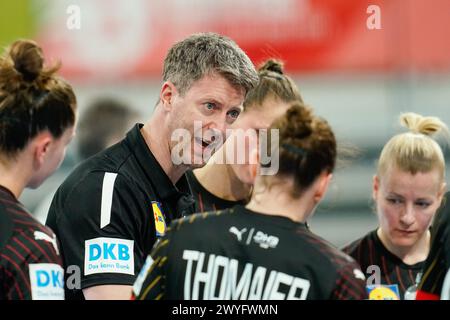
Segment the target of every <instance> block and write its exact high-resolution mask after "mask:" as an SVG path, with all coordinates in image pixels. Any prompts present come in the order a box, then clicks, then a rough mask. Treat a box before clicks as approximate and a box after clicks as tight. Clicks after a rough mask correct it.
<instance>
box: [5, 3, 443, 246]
mask: <svg viewBox="0 0 450 320" xmlns="http://www.w3.org/2000/svg"><path fill="white" fill-rule="evenodd" d="M374 6H375V7H374ZM377 14H379V15H377ZM377 18H380V19H379V20H377ZM201 31H214V32H219V33H222V34H225V35H228V36H230V37H231V38H233V39H234V40H235V41H236V42H237V43H238V44H239V45H240V46H241V47H242V48H243V49H244V50H245V51H246V52H247V54H248V55H249V56H250V58H251V59H252V60H253V61H254V63H255V64H259V63H260V62H262V61H263V60H264V59H266V58H269V57H276V58H279V59H282V60H284V61H285V66H286V72H287V73H288V74H290V75H292V77H293V78H294V79H295V80H296V82H297V84H298V86H299V87H300V89H301V92H302V94H303V97H304V99H305V101H307V102H308V103H309V104H310V105H311V106H313V107H314V109H315V110H316V111H317V113H318V114H320V115H322V116H323V117H325V118H326V119H327V120H329V122H330V123H331V124H332V126H333V127H334V129H335V131H336V133H337V137H338V139H339V140H340V141H341V142H345V143H346V144H352V145H354V146H357V147H358V148H359V149H360V153H361V155H360V156H359V157H358V158H357V159H355V160H354V161H353V162H351V163H350V164H347V165H346V166H345V167H343V168H340V169H339V170H338V171H337V172H336V174H335V180H334V183H333V186H332V189H331V190H330V192H329V193H328V195H327V199H326V201H325V202H324V203H323V204H322V205H321V206H320V207H319V209H318V211H317V213H316V215H315V216H314V217H313V219H312V220H311V222H310V224H311V226H312V229H313V230H314V231H315V232H317V233H319V234H320V235H321V236H323V237H324V238H326V239H328V240H330V241H331V242H333V243H334V244H336V245H339V246H340V245H342V244H344V243H346V242H349V241H351V240H354V239H356V238H357V237H359V236H362V235H363V234H365V233H366V232H367V231H369V230H371V229H372V228H374V227H375V226H376V223H377V221H376V216H375V214H374V213H372V211H373V210H372V204H371V183H372V176H373V174H374V172H375V161H376V158H377V157H378V154H379V152H380V150H381V148H382V146H383V144H384V143H385V142H386V141H387V139H388V138H389V137H390V136H392V135H393V134H395V133H398V132H400V131H401V128H400V126H399V125H398V120H397V119H398V116H399V114H400V113H401V112H405V111H414V112H418V113H421V114H424V115H434V116H438V117H440V118H441V119H442V120H443V121H444V122H446V123H447V124H449V125H450V41H449V35H450V2H449V1H447V0H433V1H427V0H372V1H366V0H346V1H342V0H247V1H240V0H239V1H238V0H215V1H210V0H152V1H147V0H132V1H126V0H78V1H77V0H15V1H0V45H1V46H5V45H7V44H9V43H10V42H11V41H13V40H15V39H17V38H33V39H35V40H36V41H38V42H39V43H40V44H41V45H42V46H43V47H44V50H45V53H46V56H47V57H48V58H49V59H50V60H53V61H56V60H61V61H62V63H63V68H62V71H63V74H64V76H65V77H66V78H67V79H68V80H69V81H70V82H71V83H73V84H74V87H75V89H76V93H77V96H78V100H79V107H80V112H81V113H83V112H85V109H86V108H87V105H89V103H90V102H91V101H92V100H93V99H95V98H97V97H103V96H108V97H116V98H118V99H121V100H122V101H125V102H126V103H127V104H129V105H130V106H131V107H132V108H134V109H136V110H137V111H139V112H140V114H141V115H142V119H143V120H142V121H144V120H145V119H146V118H148V117H149V115H150V114H151V112H152V109H153V107H154V105H155V103H156V101H157V97H158V90H159V88H160V85H161V77H160V75H161V69H162V62H163V58H164V55H165V53H166V51H167V49H168V48H169V47H170V46H171V45H172V44H173V43H174V42H175V41H177V40H180V39H182V38H184V37H185V36H187V35H189V34H191V33H193V32H201ZM445 154H446V156H447V158H448V156H449V155H448V148H446V149H445ZM75 159H76V154H75V152H74V151H71V152H69V156H68V158H67V159H66V161H65V162H64V164H63V166H62V167H61V169H60V171H59V172H58V173H57V174H56V175H55V176H54V177H52V178H51V179H50V180H49V181H48V182H46V183H45V184H44V185H43V186H42V187H40V188H39V189H38V191H37V192H28V191H27V192H25V193H24V194H23V197H22V199H21V200H22V201H23V202H24V203H25V205H26V206H27V207H29V208H30V209H31V210H33V209H34V208H35V207H36V206H37V203H38V202H39V201H40V199H41V198H42V197H43V196H44V195H45V194H46V193H48V192H49V190H51V189H52V188H54V186H55V184H58V183H59V182H60V181H61V179H62V178H63V177H64V176H65V175H66V174H67V173H68V172H69V171H70V170H71V168H73V166H74V165H75V163H76V160H75Z"/></svg>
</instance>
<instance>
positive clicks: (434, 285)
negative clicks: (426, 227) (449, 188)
mask: <svg viewBox="0 0 450 320" xmlns="http://www.w3.org/2000/svg"><path fill="white" fill-rule="evenodd" d="M449 201H450V192H447V194H446V195H445V198H444V201H443V205H442V206H441V208H440V209H439V211H438V213H437V214H436V217H435V219H434V221H433V225H432V227H431V248H430V253H429V254H428V257H427V260H426V261H425V266H424V272H423V276H422V280H421V282H420V284H419V287H418V291H417V299H418V300H438V299H441V298H442V299H445V300H449V299H450V203H449ZM444 284H445V285H444Z"/></svg>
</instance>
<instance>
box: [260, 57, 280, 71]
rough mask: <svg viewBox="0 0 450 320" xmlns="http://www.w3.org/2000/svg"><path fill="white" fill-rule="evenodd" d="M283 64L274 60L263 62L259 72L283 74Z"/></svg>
mask: <svg viewBox="0 0 450 320" xmlns="http://www.w3.org/2000/svg"><path fill="white" fill-rule="evenodd" d="M283 66H284V65H283V63H282V62H281V61H278V60H275V59H269V60H267V61H266V62H264V63H263V64H262V65H261V67H260V68H259V71H265V70H267V71H272V72H275V73H278V74H283Z"/></svg>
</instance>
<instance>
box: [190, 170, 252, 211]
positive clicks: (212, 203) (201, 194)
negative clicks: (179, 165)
mask: <svg viewBox="0 0 450 320" xmlns="http://www.w3.org/2000/svg"><path fill="white" fill-rule="evenodd" d="M186 178H187V180H188V182H189V187H190V192H191V193H192V196H193V197H194V200H195V212H206V211H217V210H224V209H228V208H231V207H233V206H235V205H239V204H241V205H244V204H245V201H243V200H242V201H231V200H225V199H222V198H219V197H217V196H215V195H214V194H212V193H211V192H209V191H208V190H207V189H206V188H205V187H204V186H202V184H201V183H200V181H198V179H197V177H196V176H195V175H194V173H193V172H192V171H190V170H189V171H187V172H186Z"/></svg>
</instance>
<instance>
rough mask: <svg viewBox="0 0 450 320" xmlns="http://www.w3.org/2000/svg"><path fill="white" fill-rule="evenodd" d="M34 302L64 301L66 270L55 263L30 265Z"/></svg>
mask: <svg viewBox="0 0 450 320" xmlns="http://www.w3.org/2000/svg"><path fill="white" fill-rule="evenodd" d="M29 271H30V284H31V297H32V299H33V300H64V270H63V269H62V268H61V266H59V265H57V264H54V263H35V264H30V265H29Z"/></svg>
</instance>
